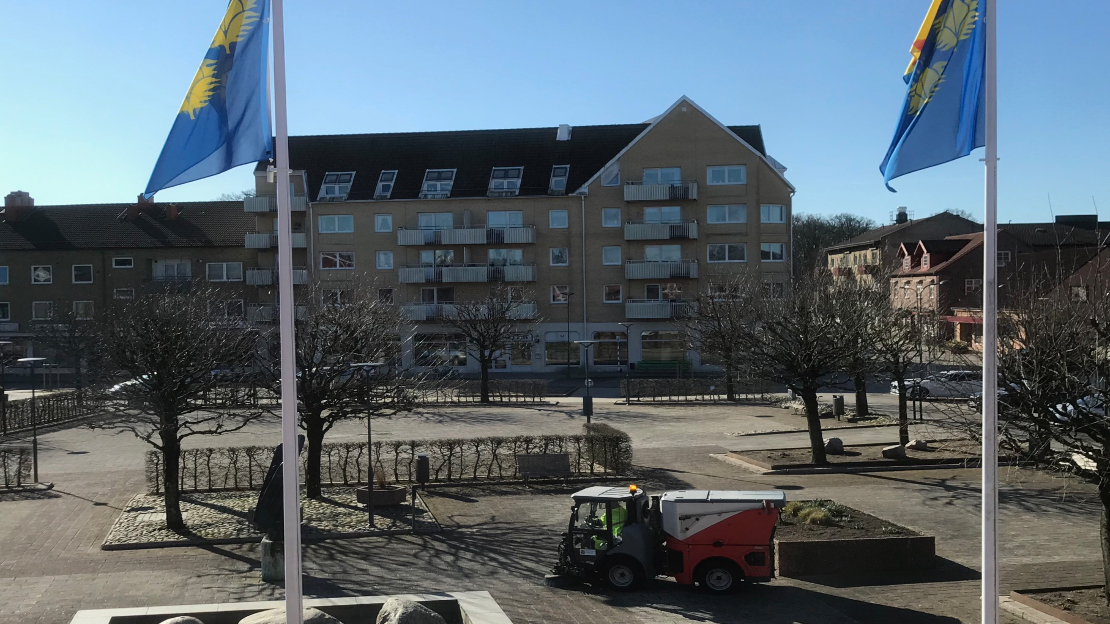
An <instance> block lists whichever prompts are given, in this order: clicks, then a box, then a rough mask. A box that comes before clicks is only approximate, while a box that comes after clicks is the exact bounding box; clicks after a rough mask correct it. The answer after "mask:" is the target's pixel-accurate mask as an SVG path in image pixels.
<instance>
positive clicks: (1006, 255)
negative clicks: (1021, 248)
mask: <svg viewBox="0 0 1110 624" xmlns="http://www.w3.org/2000/svg"><path fill="white" fill-rule="evenodd" d="M1007 264H1010V252H1008V251H1000V252H998V266H1000V267H1004V266H1006V265H1007Z"/></svg>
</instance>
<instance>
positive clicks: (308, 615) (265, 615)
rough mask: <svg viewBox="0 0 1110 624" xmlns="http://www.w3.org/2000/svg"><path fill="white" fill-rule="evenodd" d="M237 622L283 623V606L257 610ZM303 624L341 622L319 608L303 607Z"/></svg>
mask: <svg viewBox="0 0 1110 624" xmlns="http://www.w3.org/2000/svg"><path fill="white" fill-rule="evenodd" d="M239 624H285V608H284V607H282V608H280V609H270V610H269V611H259V612H258V613H255V614H253V615H248V616H247V617H245V618H243V619H241V620H239ZM304 624H343V623H342V622H340V621H339V620H337V619H335V618H333V617H332V616H330V615H328V614H327V613H324V612H323V611H321V610H319V609H313V608H312V607H305V610H304Z"/></svg>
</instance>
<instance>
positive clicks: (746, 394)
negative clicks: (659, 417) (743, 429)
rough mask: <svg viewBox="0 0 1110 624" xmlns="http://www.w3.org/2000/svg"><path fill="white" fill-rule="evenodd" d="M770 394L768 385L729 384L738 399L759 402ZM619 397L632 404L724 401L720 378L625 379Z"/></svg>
mask: <svg viewBox="0 0 1110 624" xmlns="http://www.w3.org/2000/svg"><path fill="white" fill-rule="evenodd" d="M769 392H770V385H769V384H767V383H766V382H763V381H760V380H758V379H754V378H746V377H742V378H738V379H737V380H736V381H735V382H733V394H734V396H736V397H737V398H741V399H754V398H763V397H764V396H765V395H766V394H768V393H769ZM621 394H622V395H623V396H630V397H632V400H633V401H646V402H651V401H666V402H673V401H712V402H726V401H728V389H727V387H726V385H725V380H724V379H723V378H720V377H717V378H704V377H695V378H688V377H687V378H683V379H627V380H622V382H621Z"/></svg>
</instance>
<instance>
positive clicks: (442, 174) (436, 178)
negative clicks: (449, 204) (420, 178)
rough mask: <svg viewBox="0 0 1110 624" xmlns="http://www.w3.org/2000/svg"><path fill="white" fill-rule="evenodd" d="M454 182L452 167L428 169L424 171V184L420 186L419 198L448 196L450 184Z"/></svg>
mask: <svg viewBox="0 0 1110 624" xmlns="http://www.w3.org/2000/svg"><path fill="white" fill-rule="evenodd" d="M454 184H455V170H454V169H428V170H427V171H425V172H424V185H423V186H421V187H420V199H442V198H445V197H450V196H451V186H452V185H454Z"/></svg>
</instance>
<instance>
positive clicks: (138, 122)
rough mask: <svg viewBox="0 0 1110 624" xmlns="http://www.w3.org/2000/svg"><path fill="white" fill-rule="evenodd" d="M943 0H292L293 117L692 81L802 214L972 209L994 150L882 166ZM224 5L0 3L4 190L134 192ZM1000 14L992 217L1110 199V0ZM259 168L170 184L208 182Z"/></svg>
mask: <svg viewBox="0 0 1110 624" xmlns="http://www.w3.org/2000/svg"><path fill="white" fill-rule="evenodd" d="M928 4H929V2H928V0H882V1H880V0H853V1H852V2H830V1H828V0H793V1H791V2H767V1H766V0H731V1H727V2H726V1H712V2H710V1H705V2H693V1H691V2H671V3H661V2H648V1H642V2H596V1H593V2H577V1H564V2H560V3H547V2H544V3H539V2H520V1H519V0H518V1H516V2H500V3H495V2H478V1H472V2H420V1H416V2H365V1H362V2H359V1H352V0H328V1H324V2H319V1H312V2H310V1H308V0H287V3H286V23H287V51H288V57H289V67H288V82H289V127H290V132H291V133H293V134H336V133H357V132H388V131H420V130H455V129H472V128H510V127H529V126H554V125H557V124H559V123H569V124H572V125H587V124H606V123H629V122H640V121H644V120H646V119H648V118H650V117H653V116H655V115H657V114H659V113H661V112H662V111H663V110H664V109H666V108H667V107H668V106H669V105H670V104H671V103H673V102H674V101H675V100H676V99H677V98H678V97H679V96H680V95H683V94H686V95H688V96H690V97H691V98H692V99H693V100H694V101H696V102H698V103H699V104H700V105H701V106H703V107H704V108H705V109H706V110H708V111H709V112H710V113H711V114H713V115H714V116H715V117H717V118H718V119H720V120H721V121H722V122H724V123H726V124H760V125H762V127H763V133H764V137H765V139H766V143H767V148H768V151H769V153H770V154H771V155H773V156H775V157H776V158H777V159H779V160H780V161H782V162H783V163H784V164H786V165H787V167H789V171H788V172H787V176H788V177H789V178H790V180H791V181H792V182H793V183H794V184H795V186H797V188H798V193H797V195H796V196H795V200H794V209H795V211H797V212H813V213H836V212H842V211H843V212H852V213H855V214H860V215H864V216H868V217H871V218H874V219H876V220H879V221H886V220H887V219H888V215H889V213H890V212H891V211H892V210H893V209H894V208H895V207H896V206H898V205H906V206H909V207H910V209H911V210H913V211H915V212H916V213H917V215H918V216H924V215H926V214H929V213H932V212H936V211H939V210H943V209H946V208H960V209H966V210H969V211H972V212H973V213H975V214H981V211H982V193H983V185H982V164H981V163H980V162H978V158H979V157H981V152H982V150H978V151H976V152H975V153H974V154H973V155H972V156H971V157H968V158H965V159H963V160H961V161H957V162H954V163H950V164H947V165H943V166H941V167H938V168H935V169H932V170H928V171H925V172H920V173H915V174H910V175H908V176H906V177H904V178H901V179H899V180H896V181H895V183H894V187H895V188H897V189H898V190H899V193H897V194H893V193H890V192H888V191H887V190H886V189H885V188H884V187H883V184H882V179H881V176H880V174H879V171H878V165H879V162H880V161H881V160H882V158H883V155H884V154H885V152H886V149H887V145H888V142H889V140H890V136H891V132H892V131H893V129H894V121H895V118H896V116H897V115H898V113H899V111H900V108H901V103H902V99H903V97H904V92H905V87H904V85H903V83H902V80H901V76H902V71H903V69H904V68H905V66H906V63H907V61H908V55H907V49H908V48H909V45H910V43H911V40H912V38H913V36H914V34H915V33H916V31H917V27H918V26H919V25H920V22H921V19H922V17H923V16H924V13H925V10H926V7H927V5H928ZM225 6H226V2H225V1H224V0H193V1H191V2H150V1H149V0H145V1H142V2H139V1H138V0H112V1H111V2H78V1H76V0H63V1H62V2H26V1H16V0H0V14H2V15H3V16H4V22H5V24H6V26H7V27H6V28H5V34H4V36H3V37H2V38H0V76H3V79H4V87H3V93H2V95H0V181H2V184H0V191H2V192H3V193H6V192H8V191H11V190H16V189H20V190H25V191H28V192H30V193H31V194H32V195H33V196H34V197H35V198H36V201H37V202H38V203H39V204H60V203H94V202H127V201H134V199H135V196H136V195H137V194H138V193H139V191H140V190H142V188H143V187H144V186H145V184H146V181H147V178H148V177H149V175H150V171H151V168H152V166H153V164H154V161H155V159H156V158H157V156H158V152H159V150H160V149H161V146H162V143H163V141H164V140H165V137H166V133H167V132H168V131H169V128H170V125H171V123H172V121H173V117H174V114H175V112H176V111H177V109H178V107H179V106H180V103H181V99H182V97H183V96H184V94H185V90H186V87H187V86H188V82H189V81H190V80H191V79H192V77H193V74H194V73H195V72H196V68H197V65H198V64H199V62H200V59H201V57H202V56H203V54H204V52H205V50H206V48H207V45H208V42H209V41H210V40H211V38H212V34H213V33H214V32H215V29H216V26H217V24H218V22H219V20H220V18H221V16H222V14H223V10H224V7H225ZM1002 9H1003V10H1004V13H1002V14H1001V15H1000V19H999V48H1000V53H999V59H1000V60H999V71H1000V78H999V94H1000V95H999V112H1000V116H999V128H1000V129H999V131H1000V139H999V150H1000V155H1001V158H1002V160H1001V170H1000V203H999V206H1000V209H999V220H1000V221H1003V222H1004V221H1009V220H1013V221H1039V220H1048V219H1050V213H1049V207H1048V206H1049V202H1048V197H1049V195H1050V194H1051V198H1052V205H1053V207H1054V209H1055V212H1056V213H1057V214H1062V213H1075V212H1084V213H1089V212H1092V211H1093V204H1092V197H1094V198H1095V199H1096V200H1097V201H1098V202H1099V203H1100V204H1101V205H1102V208H1103V211H1110V175H1108V171H1107V164H1108V161H1110V159H1108V157H1107V150H1108V149H1110V121H1108V115H1107V113H1108V104H1110V70H1108V66H1107V64H1106V62H1105V58H1106V54H1107V52H1106V41H1107V40H1106V32H1107V27H1108V25H1110V2H1106V1H1105V0H1086V1H1084V0H1072V1H1069V2H1060V3H1056V2H1043V1H1034V0H1006V2H1004V3H1002ZM249 170H250V168H249V167H244V168H240V169H238V170H236V171H233V172H230V173H227V174H223V175H221V176H217V177H215V178H210V179H208V180H204V181H200V182H195V183H192V184H189V185H185V186H183V187H177V188H175V189H170V190H168V191H164V192H162V193H159V195H158V199H159V200H162V201H173V200H198V199H211V198H214V197H216V196H217V195H219V194H220V193H223V192H226V191H236V190H240V189H244V188H247V187H250V186H251V185H252V179H251V176H250V174H249Z"/></svg>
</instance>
